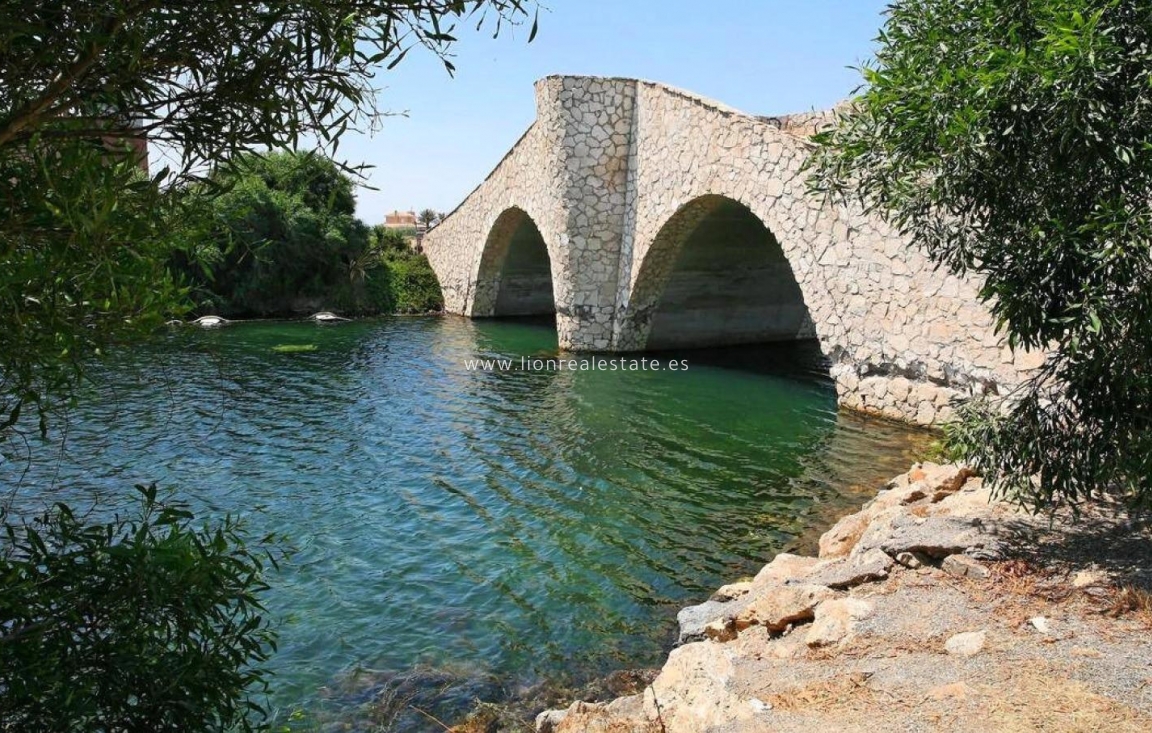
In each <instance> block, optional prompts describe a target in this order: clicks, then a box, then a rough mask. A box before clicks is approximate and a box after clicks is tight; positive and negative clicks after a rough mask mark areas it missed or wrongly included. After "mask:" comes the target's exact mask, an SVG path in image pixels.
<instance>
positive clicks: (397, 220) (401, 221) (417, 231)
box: [384, 211, 428, 252]
mask: <svg viewBox="0 0 1152 733" xmlns="http://www.w3.org/2000/svg"><path fill="white" fill-rule="evenodd" d="M384 226H385V227H386V228H388V229H399V230H403V231H407V232H411V236H409V237H408V246H409V247H411V248H412V249H414V250H416V251H417V252H420V251H422V247H421V244H422V243H423V241H424V233H425V232H426V231H427V230H428V227H426V226H424V224H423V222H421V221H420V220H419V218H417V216H416V212H415V211H393V212H392V213H391V214H385V215H384Z"/></svg>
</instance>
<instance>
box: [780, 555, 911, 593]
mask: <svg viewBox="0 0 1152 733" xmlns="http://www.w3.org/2000/svg"><path fill="white" fill-rule="evenodd" d="M893 564H894V561H893V560H892V558H891V557H890V556H889V555H888V554H887V553H885V552H884V551H883V550H870V551H868V552H866V553H864V554H863V555H859V556H856V557H848V558H844V559H842V560H835V561H833V562H830V563H826V564H822V566H820V567H817V568H816V569H815V570H814V571H813V572H812V573H811V574H809V575H808V576H806V577H805V578H804V579H803V581H802V582H805V583H812V584H815V585H825V586H828V587H829V588H833V589H836V590H844V589H846V588H852V587H855V586H857V585H860V584H862V583H871V582H873V581H877V580H883V579H884V578H887V577H888V571H889V570H891V569H892V565H893Z"/></svg>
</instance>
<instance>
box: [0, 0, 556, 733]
mask: <svg viewBox="0 0 1152 733" xmlns="http://www.w3.org/2000/svg"><path fill="white" fill-rule="evenodd" d="M525 2H526V0H327V1H325V2H313V1H312V0H269V1H268V2H261V3H243V2H234V1H233V0H227V1H225V0H195V1H193V0H164V1H163V2H160V1H158V0H75V1H74V2H67V3H59V2H55V3H46V2H43V1H42V0H0V17H3V18H4V22H3V23H0V181H4V186H2V187H0V441H3V440H5V439H10V437H11V436H12V435H13V434H14V432H15V431H17V430H19V429H21V428H20V426H21V424H22V422H21V421H22V418H21V413H22V412H27V410H26V409H25V408H28V407H29V406H31V407H32V408H33V409H35V410H36V412H37V413H38V418H39V419H38V423H39V429H40V430H41V432H44V431H46V430H47V424H48V418H49V416H50V415H51V407H52V406H53V405H54V404H56V403H57V402H59V401H62V400H67V399H68V397H69V396H70V395H71V393H72V392H73V390H74V388H75V386H76V383H77V380H79V379H80V377H81V375H82V373H83V369H84V366H85V364H87V363H88V362H89V361H90V360H92V359H93V358H97V357H99V355H101V354H102V353H104V352H105V351H107V350H108V349H110V348H113V347H116V346H119V345H121V344H124V343H128V342H131V341H132V340H135V339H139V338H142V337H144V336H146V335H147V334H149V333H151V332H152V331H153V330H154V329H155V327H156V326H157V325H159V324H160V323H161V322H162V321H163V320H165V319H166V318H168V317H171V316H172V315H178V314H180V313H182V312H184V311H185V310H186V309H187V308H188V307H189V304H188V300H187V292H186V289H185V288H184V287H182V286H181V285H180V284H179V283H178V282H177V280H176V279H175V278H174V277H173V276H172V275H171V273H170V271H169V268H168V267H167V264H168V263H169V262H171V261H173V259H174V256H175V255H176V253H178V252H182V253H184V254H186V255H188V256H192V257H195V256H196V255H197V253H198V251H197V247H198V243H199V235H200V234H202V232H201V224H202V221H203V220H202V219H201V218H200V216H199V214H200V213H201V211H202V208H201V207H202V204H203V200H204V198H203V196H189V195H187V191H188V189H189V188H190V187H191V186H193V185H195V184H196V182H198V181H200V179H201V178H202V177H203V175H204V173H205V172H206V171H209V170H213V169H219V168H220V167H221V166H224V165H227V164H228V163H229V162H230V161H236V160H238V159H240V158H242V157H243V156H244V154H246V153H252V152H255V151H257V150H261V151H267V150H272V151H277V150H284V149H289V148H292V147H294V146H295V145H296V144H297V143H298V142H299V141H300V140H301V139H303V138H309V139H315V140H317V141H318V142H319V144H320V145H321V147H323V148H324V149H326V150H328V151H334V150H335V149H336V146H337V143H338V141H339V138H340V136H341V135H342V134H343V133H344V132H345V131H347V130H348V129H352V128H354V127H357V126H360V127H364V126H370V125H372V124H374V123H375V121H376V120H377V119H378V117H379V114H380V112H379V110H378V109H377V108H376V102H375V99H376V97H375V94H376V90H375V89H374V88H373V87H372V86H371V80H372V78H373V75H374V74H375V73H376V72H377V71H378V70H379V68H380V67H381V66H382V65H383V64H387V68H392V67H393V66H395V65H396V64H397V63H399V62H400V61H401V60H402V59H403V58H404V56H405V54H406V53H407V52H408V51H409V49H411V48H412V47H424V48H427V49H429V50H431V51H432V52H433V53H436V54H439V55H440V56H441V57H442V58H444V63H445V64H446V66H447V67H448V68H449V70H451V68H452V67H451V61H450V60H449V58H448V56H447V53H448V50H449V48H450V45H451V43H452V41H453V40H454V38H453V36H452V32H453V27H454V24H455V22H456V21H458V20H463V19H469V18H470V19H471V20H476V19H477V17H478V18H479V20H480V22H481V23H484V22H485V16H488V21H489V22H491V23H494V24H495V26H496V29H497V31H499V29H500V28H501V26H502V25H504V24H506V23H510V22H511V23H516V22H518V21H519V20H520V19H521V18H523V17H524V15H525V13H526V10H525ZM534 26H535V24H533V35H534V32H535V27H534ZM142 135H146V136H147V137H148V139H149V140H150V141H151V143H152V146H153V148H152V150H153V152H155V153H159V157H160V158H162V159H164V160H165V161H167V162H168V164H169V167H168V168H166V169H165V170H163V171H160V172H159V173H157V174H156V175H154V176H151V177H150V176H149V175H148V174H147V173H146V172H144V171H142V170H141V166H140V164H139V161H138V159H137V157H136V155H135V148H136V146H137V144H138V142H139V140H140V138H141V136H142ZM266 173H267V174H268V175H269V176H270V179H269V181H271V183H269V181H265V182H264V186H265V187H266V188H268V187H269V185H271V186H272V188H269V189H268V190H269V191H272V192H273V193H274V188H275V186H276V185H280V184H279V183H277V182H279V181H283V177H282V174H283V173H284V172H283V171H278V170H276V169H275V168H274V167H270V168H268V169H267V171H266ZM203 185H206V186H211V185H213V184H212V182H211V181H209V182H207V183H206V184H203ZM305 199H306V200H311V201H313V202H320V201H324V202H325V203H326V205H327V206H330V207H333V209H334V210H339V209H340V208H341V207H344V206H346V205H347V199H346V197H345V196H344V191H343V188H342V184H337V185H335V186H334V187H332V188H323V187H322V188H312V189H309V191H308V193H307V195H306V196H305ZM206 249H207V250H210V249H211V248H210V247H209V248H206ZM23 419H24V420H26V419H27V417H25V418H23ZM144 491H145V495H144V498H145V501H144V502H143V504H142V506H141V507H140V508H139V510H138V511H137V512H135V513H134V514H128V515H124V517H116V518H112V519H107V520H102V519H99V518H93V517H83V518H81V517H82V515H80V514H78V513H75V512H74V511H73V510H72V509H71V508H69V507H67V506H64V505H56V506H55V507H53V508H50V509H48V510H46V512H45V513H44V515H43V516H42V517H40V518H39V519H38V520H29V519H26V518H19V517H14V516H13V515H11V514H10V513H7V512H6V511H4V508H3V507H0V528H2V538H0V584H2V587H3V588H4V593H2V594H0V727H3V728H4V729H6V730H7V729H12V730H21V731H29V732H30V733H36V732H39V731H45V732H47V731H53V732H55V731H89V730H106V731H111V730H116V731H145V730H147V731H192V730H213V731H223V730H234V729H237V728H239V729H248V728H252V727H259V725H260V721H259V712H260V711H259V707H258V705H256V704H255V703H254V702H253V698H252V695H253V694H256V693H258V692H259V691H260V689H261V687H262V684H263V681H264V679H265V672H264V670H263V668H262V667H261V662H262V661H263V660H264V658H265V657H266V655H267V653H268V651H269V650H270V649H271V644H272V643H273V639H272V637H271V635H270V634H269V629H268V626H267V623H266V621H265V620H264V618H263V615H262V614H261V612H260V609H259V595H260V593H261V592H262V590H263V587H264V585H263V584H264V580H263V576H262V571H263V567H264V566H263V562H264V560H263V559H262V558H263V557H264V556H265V555H264V549H265V548H266V547H267V545H266V543H265V541H264V540H259V541H257V542H256V543H255V546H254V548H253V549H249V542H250V540H249V539H248V538H247V537H246V535H245V534H244V532H243V530H242V528H241V527H239V526H238V525H236V524H235V523H234V522H233V521H232V520H231V519H224V520H223V521H221V522H215V523H212V524H210V525H209V526H206V527H204V528H203V529H197V528H195V527H194V526H193V525H192V522H193V517H192V516H191V514H190V513H189V512H188V511H187V509H186V508H184V507H182V506H180V505H179V504H178V503H173V502H167V503H166V502H161V501H158V500H157V499H156V495H155V492H154V490H152V489H145V490H144ZM265 539H267V538H265ZM249 712H255V713H256V717H255V719H253V718H249V717H248V713H249Z"/></svg>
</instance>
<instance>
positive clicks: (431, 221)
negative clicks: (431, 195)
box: [416, 209, 440, 229]
mask: <svg viewBox="0 0 1152 733" xmlns="http://www.w3.org/2000/svg"><path fill="white" fill-rule="evenodd" d="M416 221H418V222H420V223H421V224H423V225H424V228H425V229H431V228H432V227H434V226H436V224H438V223H439V221H440V215H439V214H437V213H436V212H435V211H433V210H432V209H424V210H423V211H421V212H420V213H419V214H417V215H416Z"/></svg>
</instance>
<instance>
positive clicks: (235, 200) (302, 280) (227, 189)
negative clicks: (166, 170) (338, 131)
mask: <svg viewBox="0 0 1152 733" xmlns="http://www.w3.org/2000/svg"><path fill="white" fill-rule="evenodd" d="M353 191H354V183H353V182H352V180H351V179H350V178H349V177H348V176H347V175H345V174H344V173H343V172H342V171H340V169H339V168H338V167H337V166H336V165H335V164H334V163H333V162H332V161H330V160H328V159H327V158H324V157H323V156H321V155H317V154H314V153H276V154H272V155H266V156H256V155H249V156H241V157H240V158H239V159H237V160H236V161H233V163H232V164H231V165H230V166H228V167H227V168H225V169H223V170H221V171H219V172H217V173H215V174H213V175H212V176H211V177H210V182H209V185H207V186H202V187H197V188H195V189H193V190H192V191H191V192H190V193H189V197H191V198H193V199H200V200H199V201H198V202H196V203H195V205H196V206H197V208H198V209H199V210H200V216H201V217H202V220H203V223H202V230H203V232H204V235H205V236H204V240H205V241H206V242H207V243H209V244H207V245H205V246H206V247H212V248H214V251H211V252H204V251H201V252H199V253H198V254H197V256H196V257H195V258H194V259H189V258H182V259H181V260H180V263H179V264H180V266H181V269H182V270H183V271H184V272H185V274H186V276H187V277H188V278H189V279H191V280H192V281H193V282H195V283H196V284H197V297H198V299H199V300H202V301H205V302H206V304H207V306H208V309H209V310H213V311H218V312H220V313H221V314H223V315H226V316H250V315H257V316H260V315H275V314H281V313H286V312H290V311H292V310H293V306H294V303H296V302H297V301H298V300H299V299H301V298H305V299H314V298H324V297H326V296H329V295H330V294H331V293H333V292H335V291H337V290H338V289H339V288H340V287H341V286H344V287H347V286H348V284H349V282H350V278H351V279H352V280H353V281H354V280H355V279H356V277H357V272H356V268H357V267H360V266H361V265H360V263H359V262H358V261H359V260H360V259H361V258H362V257H363V255H364V253H365V252H366V251H367V250H368V245H369V242H368V228H367V227H366V226H365V225H364V224H362V223H361V222H360V221H359V220H358V219H356V217H355V216H354V212H355V206H356V200H355V196H354V193H353Z"/></svg>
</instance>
